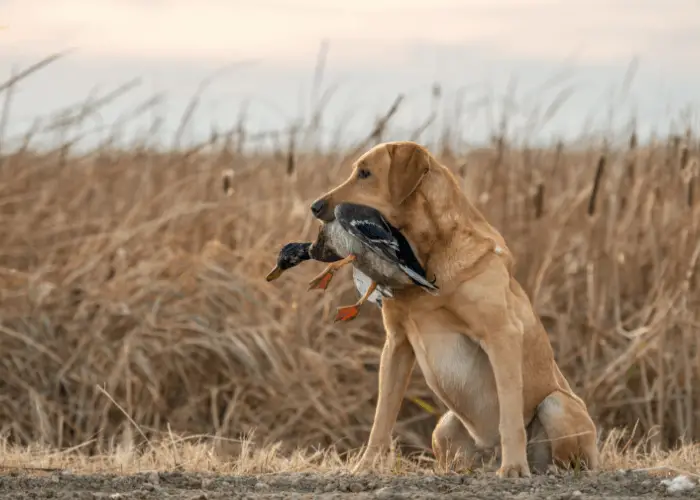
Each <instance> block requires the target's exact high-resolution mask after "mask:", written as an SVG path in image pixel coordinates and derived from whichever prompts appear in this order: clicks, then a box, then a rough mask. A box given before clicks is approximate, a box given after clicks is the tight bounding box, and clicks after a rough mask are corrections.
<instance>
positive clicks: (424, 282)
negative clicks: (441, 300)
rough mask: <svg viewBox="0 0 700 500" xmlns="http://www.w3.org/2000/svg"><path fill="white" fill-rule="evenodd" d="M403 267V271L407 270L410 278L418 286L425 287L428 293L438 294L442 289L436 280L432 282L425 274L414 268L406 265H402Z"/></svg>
mask: <svg viewBox="0 0 700 500" xmlns="http://www.w3.org/2000/svg"><path fill="white" fill-rule="evenodd" d="M401 269H402V270H403V272H405V273H406V274H407V275H408V277H409V278H411V280H412V281H413V282H414V283H415V284H416V285H418V286H420V287H422V288H423V289H425V290H426V291H427V292H428V293H430V294H432V295H437V294H438V291H439V290H440V289H439V288H438V287H437V286H436V285H435V282H434V281H433V282H430V281H428V279H427V278H426V277H425V276H421V275H420V274H418V273H417V272H415V271H414V270H413V269H410V268H409V267H406V266H401Z"/></svg>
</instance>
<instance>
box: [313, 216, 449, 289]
mask: <svg viewBox="0 0 700 500" xmlns="http://www.w3.org/2000/svg"><path fill="white" fill-rule="evenodd" d="M334 214H335V219H333V221H331V222H327V223H325V224H323V226H322V227H321V230H320V231H319V237H318V239H317V241H316V242H314V243H313V244H312V245H311V249H310V253H312V254H313V253H314V252H317V253H318V254H319V255H320V254H322V253H323V252H329V251H330V252H331V253H333V254H335V255H337V256H339V257H340V258H341V259H343V258H347V257H348V256H350V255H354V257H355V259H354V261H353V267H354V269H355V271H354V272H353V277H354V279H355V284H356V287H358V291H360V287H362V288H364V283H365V282H366V281H367V280H366V278H369V280H371V281H374V282H375V283H376V285H377V289H378V290H379V291H380V293H381V295H383V296H385V297H391V296H392V290H398V289H401V288H405V287H407V286H411V285H417V286H420V287H421V288H423V289H425V290H426V291H428V292H429V293H431V294H436V293H437V291H438V287H436V286H435V284H434V283H433V282H431V281H429V280H428V279H427V277H426V273H425V270H424V269H423V267H422V266H421V264H420V263H419V262H418V259H417V258H416V256H415V254H414V252H413V249H412V248H411V245H410V244H409V242H408V240H406V238H405V237H404V236H403V235H402V234H401V232H400V231H399V230H398V229H396V228H395V227H394V226H392V225H391V224H390V223H389V222H388V221H387V220H386V219H385V218H384V217H383V216H382V214H381V213H380V212H379V211H378V210H375V209H374V208H371V207H368V206H365V205H358V204H354V203H341V204H339V205H338V206H337V207H336V208H335V211H334ZM322 249H323V250H322ZM358 282H359V283H358ZM367 286H369V285H367ZM361 293H362V292H361Z"/></svg>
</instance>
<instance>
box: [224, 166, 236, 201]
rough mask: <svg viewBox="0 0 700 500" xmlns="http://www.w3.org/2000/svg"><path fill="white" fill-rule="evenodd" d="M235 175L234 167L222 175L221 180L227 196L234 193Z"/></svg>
mask: <svg viewBox="0 0 700 500" xmlns="http://www.w3.org/2000/svg"><path fill="white" fill-rule="evenodd" d="M233 175H234V174H233V169H228V170H226V171H225V172H224V173H223V174H222V176H221V182H222V185H223V188H224V194H225V195H226V196H231V195H233Z"/></svg>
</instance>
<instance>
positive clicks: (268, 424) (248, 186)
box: [0, 109, 700, 473]
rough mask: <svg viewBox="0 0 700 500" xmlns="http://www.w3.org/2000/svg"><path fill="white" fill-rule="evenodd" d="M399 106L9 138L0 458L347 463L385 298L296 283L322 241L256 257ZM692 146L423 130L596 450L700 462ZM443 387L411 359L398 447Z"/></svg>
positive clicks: (0, 187)
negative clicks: (285, 267) (191, 143)
mask: <svg viewBox="0 0 700 500" xmlns="http://www.w3.org/2000/svg"><path fill="white" fill-rule="evenodd" d="M86 114H89V110H87V111H86V109H82V110H81V109H78V110H77V111H76V114H75V116H73V117H72V118H71V120H74V121H76V122H79V121H80V120H81V119H83V118H84V117H85V115H86ZM64 118H65V117H64ZM69 118H70V117H69ZM388 119H390V116H388V117H387V120H385V121H384V122H382V121H381V120H380V126H379V127H378V129H377V130H376V131H374V133H372V134H371V135H370V138H369V139H368V141H367V142H366V143H364V144H361V145H359V146H358V148H357V149H356V150H343V151H341V150H335V151H330V152H328V151H312V150H302V149H300V148H295V147H293V142H291V143H290V141H288V140H287V139H286V138H280V137H277V138H278V139H279V141H278V142H275V141H274V140H273V139H274V137H268V138H262V140H263V141H267V144H268V145H272V148H271V149H272V150H271V152H265V151H262V150H259V149H258V145H260V144H261V142H250V141H252V139H251V138H250V137H249V136H246V135H245V134H244V133H243V131H242V130H241V129H238V130H233V131H232V132H231V133H229V134H222V135H213V136H212V138H211V140H210V141H208V142H206V143H203V144H201V145H199V146H197V147H193V148H190V149H188V150H179V151H177V150H172V151H166V152H163V151H160V152H159V151H155V150H154V149H152V148H149V147H148V146H147V145H146V144H145V143H144V144H142V145H135V146H134V147H133V148H131V149H129V150H124V149H118V148H116V147H114V146H112V145H110V144H109V143H107V144H103V145H102V146H101V147H100V148H98V149H96V150H94V151H91V152H88V153H77V152H76V151H74V150H73V149H72V145H71V142H70V136H71V134H70V133H66V136H67V138H66V142H65V144H64V145H63V146H62V147H60V148H58V149H55V150H52V151H44V152H40V151H38V150H37V149H35V148H34V147H33V145H32V142H31V137H30V136H29V135H28V137H27V141H25V143H24V145H23V146H21V147H19V148H18V149H15V150H12V151H9V150H8V151H5V152H4V154H2V157H1V158H0V214H2V217H1V218H0V238H1V240H2V246H1V247H0V352H2V358H1V359H2V362H1V363H0V434H1V435H2V436H4V439H5V443H6V444H5V449H4V450H3V451H2V462H3V464H4V465H5V466H13V465H14V466H22V467H27V466H41V467H49V468H52V467H59V468H63V467H70V468H77V469H81V470H86V471H87V470H92V469H95V470H96V469H100V470H112V471H115V470H120V471H123V470H131V469H142V468H160V467H166V468H167V467H175V466H181V467H185V468H186V469H188V470H189V469H191V470H209V471H221V472H248V473H251V472H270V471H278V470H309V469H315V470H335V469H344V468H345V467H346V464H345V463H344V461H343V460H344V459H341V457H344V456H345V455H344V454H345V453H348V452H350V453H354V451H355V450H357V448H358V447H359V446H361V445H362V444H364V442H365V440H366V438H367V436H368V433H369V429H370V426H371V422H372V417H373V413H374V403H375V396H376V390H377V376H376V372H377V364H378V360H379V349H380V346H381V343H382V329H381V322H380V315H379V311H378V310H376V309H375V308H373V307H370V306H366V307H365V308H364V309H363V310H362V312H361V315H360V317H359V318H358V319H356V320H355V321H353V322H351V323H348V324H339V325H338V324H334V323H333V321H332V317H333V313H334V311H335V307H337V306H338V305H341V304H343V303H346V302H348V301H349V300H351V298H353V297H354V290H353V288H352V280H351V279H350V274H349V271H347V272H345V271H343V273H341V274H340V275H339V277H338V278H337V279H336V280H334V284H333V286H332V287H331V289H330V290H329V291H328V292H326V293H325V294H321V293H319V292H306V291H305V289H306V287H305V284H306V282H307V281H308V280H309V279H310V278H311V277H312V276H313V275H315V274H316V273H317V272H318V271H319V269H320V268H319V266H318V265H317V264H313V263H309V264H306V265H304V266H300V267H299V268H297V269H295V270H294V271H293V272H289V273H286V274H285V275H284V276H283V278H282V279H280V280H278V281H276V282H274V283H272V284H271V283H267V282H265V280H264V279H263V277H264V275H265V273H266V272H267V271H268V270H269V269H270V268H271V267H272V265H273V264H274V259H275V256H276V254H277V251H278V249H279V247H280V245H282V244H283V243H285V242H288V241H292V240H295V241H303V240H310V239H312V238H313V237H315V234H316V228H317V226H316V222H315V221H314V220H313V219H312V217H311V215H310V212H309V209H308V206H309V202H310V201H311V200H312V199H314V197H315V196H316V195H317V194H318V193H320V192H322V191H324V190H326V189H327V188H328V187H329V186H331V185H333V184H334V183H335V182H337V181H338V180H340V179H342V178H343V177H345V175H346V174H347V169H348V167H349V164H350V163H351V162H352V160H353V159H354V158H355V157H356V156H357V155H358V153H359V152H361V151H363V150H364V148H366V147H368V146H369V145H371V144H373V143H374V142H376V141H377V140H380V138H381V132H382V131H381V127H382V126H383V125H385V124H386V123H385V122H386V121H388ZM3 121H4V119H3ZM69 121H70V120H69ZM65 127H66V128H65V130H69V128H68V126H65ZM699 148H700V143H699V141H698V139H697V138H696V137H694V136H693V135H692V133H690V132H689V133H688V134H686V135H684V136H679V137H669V138H667V139H663V140H660V141H657V142H656V143H653V144H643V145H642V144H637V141H636V139H635V138H634V137H633V138H632V139H631V140H630V143H629V144H627V145H623V146H612V145H601V144H594V143H590V144H586V145H583V146H581V145H577V146H576V147H573V146H572V145H566V144H558V145H556V146H554V147H552V148H551V149H537V148H527V147H525V146H523V145H522V144H520V145H515V144H511V142H510V141H509V139H508V138H507V137H500V138H498V139H497V140H494V142H493V144H492V145H491V146H490V147H485V148H479V149H468V148H459V147H457V146H455V145H453V144H442V145H440V146H439V147H438V146H435V147H433V148H432V149H433V151H434V153H435V154H436V155H437V156H438V157H439V159H440V160H441V161H442V162H443V163H445V164H446V165H448V166H449V167H450V168H452V169H453V170H454V171H455V173H456V174H457V175H458V176H459V177H460V178H461V179H463V181H464V189H465V192H467V194H468V195H469V196H471V197H472V199H473V200H474V203H475V204H476V205H477V206H478V208H479V209H480V210H482V211H483V212H484V213H485V215H486V216H487V217H488V218H489V220H490V221H491V222H492V223H493V224H494V225H495V226H496V227H497V228H498V229H499V230H501V231H502V232H503V234H504V235H505V237H506V239H507V241H508V242H509V245H510V246H511V248H512V250H513V252H514V254H515V256H516V259H517V277H518V279H519V280H520V281H521V283H522V284H523V286H524V287H525V288H526V290H527V291H528V293H529V294H530V296H531V298H532V300H533V302H534V304H535V307H536V310H537V311H538V313H539V314H540V316H541V318H542V320H543V322H544V324H545V327H546V328H547V330H548V332H549V335H550V338H551V342H552V345H553V347H554V349H555V354H556V357H557V360H558V362H559V364H560V366H561V367H562V370H563V371H564V373H565V374H566V376H567V377H568V378H569V380H570V381H571V383H572V386H573V387H574V389H575V390H576V391H577V393H579V394H580V395H581V396H583V397H584V398H585V400H586V401H587V403H588V405H589V409H590V411H591V413H592V415H593V416H594V418H595V420H596V421H597V422H598V424H599V425H600V427H601V429H602V439H603V440H604V441H606V444H605V450H606V451H605V453H604V455H605V457H606V465H605V467H606V468H617V467H647V466H651V465H659V464H661V465H668V464H670V463H675V464H676V467H677V468H681V469H684V470H692V471H697V470H698V469H699V458H698V454H697V449H696V448H695V447H694V446H687V447H685V448H682V449H680V450H677V451H673V449H674V448H675V447H676V446H677V445H678V444H679V442H681V441H683V442H686V443H691V442H694V441H696V440H698V439H700V418H697V417H698V412H700V389H698V388H699V387H700V383H699V382H700V351H699V350H698V347H699V343H700V337H698V333H697V331H698V326H699V325H700V313H699V312H698V311H699V308H698V298H699V297H698V279H697V273H696V264H697V260H698V257H699V256H700V229H699V219H698V210H699V208H698V207H700V204H698V203H697V197H698V189H697V188H698V186H697V183H698V180H697V173H698V160H697V158H698V151H699ZM229 170H230V171H232V172H233V180H232V184H231V189H232V194H231V196H228V197H227V196H225V194H224V192H223V189H222V174H223V173H224V172H225V171H229ZM443 410H444V408H442V407H441V405H440V404H439V402H438V401H436V399H435V398H434V397H433V396H432V394H431V393H430V391H429V390H428V389H427V387H426V385H425V383H424V381H423V379H422V375H421V373H420V371H419V370H416V371H415V373H414V378H413V382H412V383H411V386H410V388H409V392H408V395H407V397H406V400H405V402H404V405H403V408H402V411H401V415H400V419H399V422H398V424H397V426H396V436H397V438H398V443H399V447H400V450H401V454H402V456H404V457H406V456H409V455H412V454H413V453H416V452H418V453H419V454H420V453H421V452H423V451H425V450H427V449H428V448H429V439H430V432H431V431H432V427H433V426H434V424H435V422H436V420H437V418H438V417H439V414H440V412H441V411H443ZM615 429H626V432H627V434H626V436H627V437H626V438H625V439H618V438H617V437H616V436H618V434H615V432H617V431H615ZM611 431H614V432H613V434H612V435H611V436H609V435H608V433H609V432H611ZM175 436H194V437H190V438H188V439H196V437H197V436H207V438H206V439H205V440H204V441H203V442H199V443H198V444H189V443H190V441H187V440H184V441H183V440H182V439H184V438H179V437H178V438H176V437H175ZM192 442H193V443H194V441H192ZM153 443H160V444H153ZM212 443H213V444H212ZM638 443H642V444H641V445H640V446H639V447H637V444H638ZM27 447H29V448H27ZM33 447H34V448H33ZM664 449H666V450H671V451H669V452H664V451H662V450H664ZM38 450H40V451H38ZM46 450H59V451H46ZM66 450H67V451H66ZM135 450H139V451H138V453H137V452H136V451H135ZM318 450H321V451H318ZM631 450H634V452H631ZM353 456H354V455H353ZM222 457H223V458H222ZM227 457H228V458H227ZM231 457H234V458H233V459H232V458H231ZM425 460H429V457H426V458H425ZM401 463H402V465H401V467H403V468H408V469H406V470H409V469H410V468H411V467H418V468H420V467H424V466H426V465H425V464H423V465H421V463H420V462H413V461H406V460H404V461H403V462H401ZM625 463H626V464H627V465H625ZM391 467H394V468H395V467H397V466H396V463H393V464H392V465H391Z"/></svg>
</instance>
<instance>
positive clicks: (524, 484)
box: [0, 436, 700, 500]
mask: <svg viewBox="0 0 700 500" xmlns="http://www.w3.org/2000/svg"><path fill="white" fill-rule="evenodd" d="M621 444H622V443H621V442H620V441H617V442H616V441H614V440H613V439H610V440H609V441H608V442H606V443H605V444H604V445H603V449H602V452H603V460H604V462H603V470H602V471H601V472H598V473H587V472H585V471H584V472H581V471H559V472H556V471H551V472H550V473H548V474H547V475H540V476H535V477H532V478H530V479H518V480H498V479H496V478H495V477H494V475H493V470H494V467H493V466H492V465H491V464H485V465H484V467H483V468H481V469H477V470H473V471H458V472H456V471H444V470H437V469H435V468H434V466H433V464H432V463H431V460H430V457H428V456H423V457H413V458H402V457H398V456H396V455H392V456H391V457H388V458H387V461H386V462H385V463H383V464H381V465H379V466H378V467H377V469H376V470H375V471H374V472H372V473H369V474H362V475H351V474H350V473H349V468H350V467H351V466H352V464H353V463H354V461H355V460H356V458H357V457H358V455H357V454H351V455H350V456H348V457H341V456H340V455H339V454H338V453H336V452H335V451H332V450H326V451H319V452H316V453H310V452H303V451H297V452H295V453H291V454H282V453H280V451H279V450H280V447H279V446H272V447H267V448H261V449H256V448H255V447H254V445H253V444H252V443H251V442H250V441H246V442H244V443H242V451H241V454H240V455H238V456H231V455H227V454H225V453H222V452H221V449H220V448H219V447H217V446H216V445H215V444H212V443H211V442H203V441H201V440H200V442H198V443H194V442H191V440H188V439H183V438H176V437H174V436H171V438H170V439H169V440H167V441H163V442H161V443H150V444H148V445H147V446H145V447H144V449H143V450H142V451H140V452H137V451H136V450H134V449H124V448H117V449H115V450H113V451H112V452H111V453H110V454H106V455H102V456H86V455H84V454H83V453H81V450H80V449H70V450H65V451H62V452H52V451H50V450H47V449H44V448H41V447H33V448H17V447H13V446H9V445H7V444H6V445H5V446H4V447H3V448H2V452H1V453H2V460H1V462H2V465H3V466H4V469H3V470H2V472H3V475H2V476H0V498H3V499H4V498H16V499H24V498H27V499H28V498H65V499H68V498H78V499H80V498H85V499H91V498H123V499H137V498H178V499H180V498H182V499H217V498H290V497H291V498H294V497H298V498H336V497H342V496H347V495H353V496H354V497H356V498H433V497H435V496H436V495H447V496H449V497H453V498H465V497H473V498H485V499H494V500H496V499H508V498H519V499H522V498H551V499H566V498H582V499H585V498H590V499H593V498H601V499H602V498H611V499H618V498H619V499H623V498H629V499H632V498H663V497H665V496H668V494H669V493H668V488H667V486H666V485H664V484H663V483H662V481H663V480H664V478H672V477H675V476H678V475H679V474H682V475H685V476H686V477H688V479H689V480H690V481H693V482H694V483H695V484H697V480H698V478H699V477H700V476H698V472H700V447H697V446H686V447H684V448H682V449H678V450H676V451H675V452H672V453H669V452H661V451H652V452H647V453H642V452H641V451H640V449H639V448H627V449H626V450H625V452H624V453H621V452H620V451H619V450H620V449H624V448H625V447H624V445H623V446H622V447H621V446H620V445H621ZM421 459H422V460H421ZM683 467H684V468H686V469H685V470H682V469H681V468H683ZM683 495H685V496H684V497H685V498H700V487H698V486H696V487H695V488H694V489H692V490H690V491H684V492H683Z"/></svg>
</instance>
